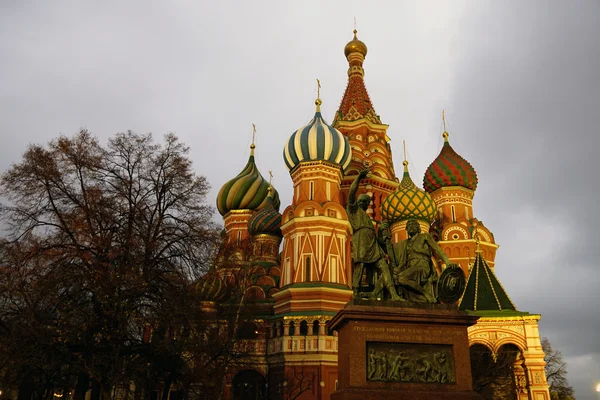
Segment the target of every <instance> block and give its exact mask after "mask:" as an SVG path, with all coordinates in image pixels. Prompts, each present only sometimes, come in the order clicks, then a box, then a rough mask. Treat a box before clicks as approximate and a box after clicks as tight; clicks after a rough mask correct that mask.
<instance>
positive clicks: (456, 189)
mask: <svg viewBox="0 0 600 400" xmlns="http://www.w3.org/2000/svg"><path fill="white" fill-rule="evenodd" d="M447 192H450V193H447ZM455 192H456V193H464V194H463V196H469V197H470V198H473V196H474V195H475V192H474V191H473V190H471V189H468V188H466V187H463V186H443V187H441V188H439V189H436V190H434V191H433V192H431V195H432V196H434V197H435V196H441V197H445V196H448V195H452V194H453V193H455Z"/></svg>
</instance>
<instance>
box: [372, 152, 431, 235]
mask: <svg viewBox="0 0 600 400" xmlns="http://www.w3.org/2000/svg"><path fill="white" fill-rule="evenodd" d="M402 164H403V165H404V175H403V176H402V180H401V181H400V186H398V189H396V190H395V191H393V192H392V193H390V194H389V195H388V196H387V197H386V198H385V200H384V201H383V203H382V204H381V216H382V217H383V219H384V220H387V221H389V222H390V223H394V222H398V221H406V220H409V219H411V218H414V219H417V220H421V221H425V222H427V223H428V224H431V223H432V222H433V221H434V220H435V217H436V206H435V201H434V200H433V197H431V195H430V194H429V193H427V192H426V191H424V190H423V189H420V188H418V187H417V185H415V184H414V182H413V181H412V179H411V178H410V175H409V173H408V161H406V160H404V162H403V163H402Z"/></svg>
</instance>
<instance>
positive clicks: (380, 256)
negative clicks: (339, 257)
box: [346, 167, 402, 300]
mask: <svg viewBox="0 0 600 400" xmlns="http://www.w3.org/2000/svg"><path fill="white" fill-rule="evenodd" d="M368 173H369V167H367V168H365V169H363V170H362V171H360V172H359V174H358V176H357V177H356V179H355V180H354V182H352V185H351V186H350V192H349V193H348V206H347V207H346V211H347V212H348V220H349V221H350V225H351V226H352V229H353V231H354V232H353V233H352V260H353V271H352V289H353V290H354V297H355V298H357V297H358V295H359V287H360V281H361V279H362V274H363V270H364V268H365V267H367V268H373V266H375V267H376V268H377V270H378V271H379V274H380V278H379V280H378V281H377V284H376V285H375V289H374V290H373V292H372V293H371V295H370V298H371V299H376V298H377V297H378V296H379V295H380V294H381V292H382V291H383V289H384V287H385V288H386V289H387V291H388V292H389V295H390V297H391V299H392V300H402V298H401V297H400V296H398V294H397V293H396V288H395V286H394V281H393V280H392V274H391V272H390V268H389V265H388V263H387V261H386V259H385V253H384V252H383V250H382V249H381V247H380V246H379V243H378V241H377V235H376V233H375V227H374V226H373V221H372V220H371V218H370V217H369V215H368V214H367V212H366V210H367V208H368V207H369V203H370V202H371V198H370V197H369V196H368V195H366V194H361V195H360V196H359V197H358V200H357V198H356V193H357V191H358V185H359V184H360V180H361V179H363V178H365V177H366V176H367V174H368Z"/></svg>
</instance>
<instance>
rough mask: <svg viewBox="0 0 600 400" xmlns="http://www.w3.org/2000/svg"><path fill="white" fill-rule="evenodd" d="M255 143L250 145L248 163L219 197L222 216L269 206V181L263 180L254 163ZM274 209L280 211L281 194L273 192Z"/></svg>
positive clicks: (225, 186) (226, 185)
mask: <svg viewBox="0 0 600 400" xmlns="http://www.w3.org/2000/svg"><path fill="white" fill-rule="evenodd" d="M255 147H256V146H255V145H254V141H253V142H252V145H250V158H249V159H248V163H247V164H246V166H245V167H244V169H243V170H242V172H240V173H239V174H238V175H237V176H236V177H235V178H233V179H231V180H230V181H229V182H227V183H226V184H225V185H223V187H222V188H221V190H219V194H218V195H217V209H218V210H219V213H220V214H221V215H225V214H227V213H228V212H229V211H231V210H260V209H262V208H263V207H265V206H266V205H267V195H268V192H269V187H270V185H269V181H268V180H266V179H265V178H263V176H262V175H261V174H260V172H259V171H258V168H257V167H256V163H255V162H254V148H255ZM272 202H273V207H274V208H275V209H277V210H279V205H280V201H279V193H277V191H276V190H273V199H272Z"/></svg>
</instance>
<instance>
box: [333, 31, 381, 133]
mask: <svg viewBox="0 0 600 400" xmlns="http://www.w3.org/2000/svg"><path fill="white" fill-rule="evenodd" d="M344 54H345V55H346V59H347V60H348V64H349V68H348V86H347V87H346V91H345V92H344V96H343V97H342V102H341V104H340V108H339V109H338V111H337V113H336V116H335V119H334V124H335V122H336V121H338V120H340V121H356V120H358V119H361V118H367V119H369V120H370V121H371V122H373V123H376V124H381V120H380V119H379V116H378V115H377V113H376V112H375V109H374V107H373V103H371V99H370V97H369V93H368V92H367V88H366V87H365V81H364V75H365V71H364V70H363V61H364V60H365V57H366V55H367V45H365V44H364V43H363V42H361V41H360V40H358V37H357V31H356V29H354V38H353V39H352V40H351V41H350V42H348V44H346V47H344Z"/></svg>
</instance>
